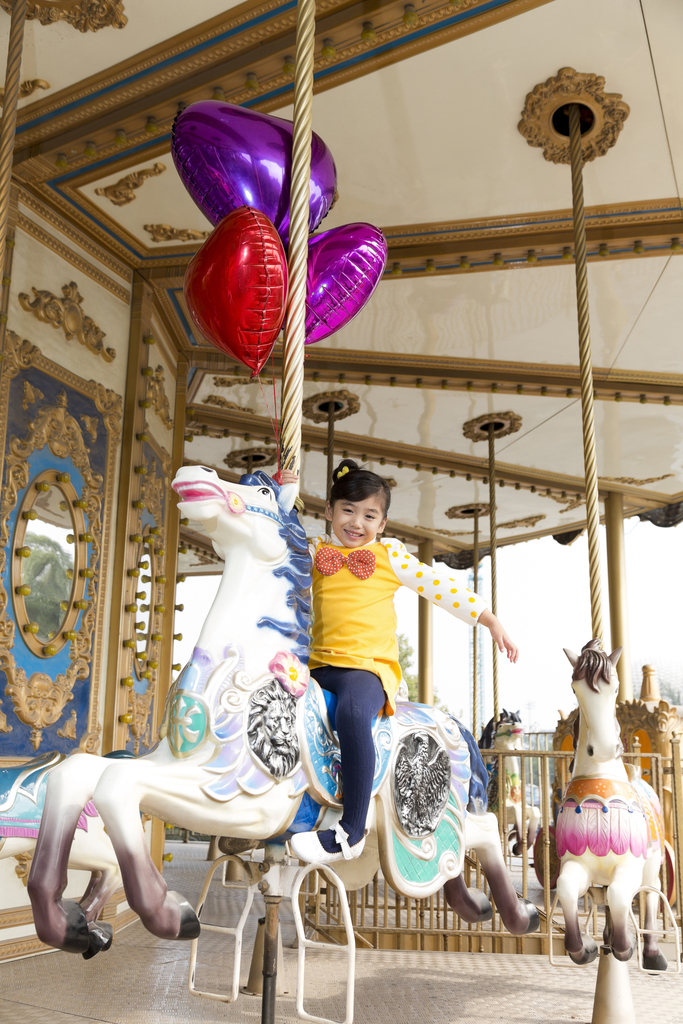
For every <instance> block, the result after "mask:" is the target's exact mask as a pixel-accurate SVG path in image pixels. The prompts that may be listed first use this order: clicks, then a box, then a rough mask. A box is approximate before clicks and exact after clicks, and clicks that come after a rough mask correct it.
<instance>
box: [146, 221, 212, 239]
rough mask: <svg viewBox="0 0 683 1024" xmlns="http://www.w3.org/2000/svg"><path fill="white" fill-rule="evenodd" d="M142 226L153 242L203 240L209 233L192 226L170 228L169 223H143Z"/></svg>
mask: <svg viewBox="0 0 683 1024" xmlns="http://www.w3.org/2000/svg"><path fill="white" fill-rule="evenodd" d="M143 227H144V229H145V231H146V232H147V233H148V234H150V235H151V236H152V241H153V242H203V241H204V239H206V238H208V237H209V235H210V234H211V232H210V231H195V229H194V228H172V227H171V225H170V224H144V225H143Z"/></svg>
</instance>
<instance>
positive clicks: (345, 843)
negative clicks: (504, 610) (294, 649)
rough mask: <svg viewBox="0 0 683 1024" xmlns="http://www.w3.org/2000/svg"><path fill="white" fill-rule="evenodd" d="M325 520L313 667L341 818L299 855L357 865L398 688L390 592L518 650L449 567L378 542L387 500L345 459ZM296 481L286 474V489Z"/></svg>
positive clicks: (299, 838)
mask: <svg viewBox="0 0 683 1024" xmlns="http://www.w3.org/2000/svg"><path fill="white" fill-rule="evenodd" d="M333 479H334V484H333V486H332V492H331V494H330V501H329V502H328V503H327V507H326V509H325V518H326V519H327V520H328V521H329V522H331V524H332V531H333V533H334V535H335V537H336V539H337V544H338V546H337V545H334V546H333V545H331V544H328V543H326V542H325V541H324V540H323V539H322V538H317V540H316V541H315V542H314V544H313V546H312V550H313V553H314V559H313V615H314V618H313V637H312V644H311V657H310V662H309V666H310V668H311V675H312V676H313V677H314V678H315V679H317V681H318V683H319V684H320V686H322V687H323V689H325V690H329V691H330V692H332V693H335V694H336V695H337V699H338V703H337V710H336V727H337V735H338V737H339V747H340V753H341V762H342V773H343V780H344V813H343V815H342V817H341V820H340V821H339V822H338V824H337V825H336V826H335V827H334V829H326V830H325V831H322V832H300V833H298V834H296V835H294V836H293V837H292V839H291V846H292V849H293V851H294V853H295V854H296V855H297V856H298V857H299V858H300V859H301V860H305V861H307V862H309V863H311V862H312V861H318V862H322V863H325V864H329V863H331V862H333V861H337V860H341V859H342V857H343V858H345V859H346V860H351V859H353V858H355V857H359V856H360V854H361V853H362V851H363V847H364V845H365V820H366V817H367V813H368V807H369V804H370V796H371V792H372V780H373V776H374V771H375V751H374V746H373V742H372V722H373V719H374V718H375V716H376V715H377V714H378V713H379V712H380V711H382V709H384V711H385V713H386V714H387V715H393V714H394V711H395V708H396V704H395V698H396V693H397V691H398V688H399V685H400V683H401V669H400V666H399V663H398V641H397V639H396V612H395V610H394V594H395V592H396V591H397V590H398V588H399V587H400V586H407V587H410V589H411V590H414V591H416V593H418V594H419V595H420V596H421V597H425V598H427V600H428V601H431V602H432V604H435V605H438V606H440V607H442V608H445V609H446V610H447V611H449V612H450V613H451V615H455V616H456V617H457V618H459V619H462V620H463V621H464V622H467V623H468V624H469V625H471V626H473V625H475V623H479V624H480V625H482V626H487V627H488V629H489V630H490V632H491V636H492V637H493V639H494V640H495V642H496V643H497V644H498V648H499V650H501V651H506V652H507V656H508V658H509V659H510V661H512V662H515V661H517V653H518V652H517V648H516V647H515V645H514V644H513V643H512V642H511V640H510V639H509V637H508V635H507V633H506V632H505V630H504V629H503V627H502V626H501V624H500V622H499V621H498V619H497V618H496V617H495V615H492V614H491V612H490V611H489V610H488V609H487V607H486V602H485V601H483V600H482V598H481V597H479V596H478V595H477V594H473V593H472V592H471V591H469V590H465V589H463V588H462V587H461V586H459V585H457V584H456V582H455V580H454V579H453V578H452V577H450V576H449V575H448V572H449V570H448V568H447V567H446V566H445V565H444V566H442V567H440V568H438V569H433V568H432V567H431V566H430V565H425V564H423V563H422V562H420V561H418V559H417V558H415V557H413V555H410V554H408V552H407V551H406V549H405V547H404V546H403V544H401V542H400V541H398V540H385V539H383V540H381V541H378V540H377V534H378V533H380V534H381V533H382V531H383V530H384V527H385V525H386V522H387V514H388V512H389V503H390V500H391V494H390V491H389V488H388V486H387V484H386V483H385V482H384V480H383V479H382V478H381V477H380V476H377V474H376V473H370V472H369V471H367V470H364V469H360V468H359V467H358V466H357V465H356V463H355V462H353V461H352V460H350V459H344V461H343V462H341V463H340V465H339V466H338V467H337V469H336V470H335V471H334V477H333ZM294 480H296V476H295V475H294V474H293V473H291V472H289V471H285V472H284V473H283V481H284V482H285V483H291V482H293V481H294Z"/></svg>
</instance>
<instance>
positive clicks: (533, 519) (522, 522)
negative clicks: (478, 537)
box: [498, 509, 564, 530]
mask: <svg viewBox="0 0 683 1024" xmlns="http://www.w3.org/2000/svg"><path fill="white" fill-rule="evenodd" d="M563 511H564V509H563ZM543 519H545V515H544V514H541V515H536V516H526V517H525V518H524V519H511V520H510V521H509V522H508V523H499V524H498V529H499V530H517V529H519V528H520V527H522V526H523V527H525V528H526V529H531V528H532V527H533V526H536V524H537V523H540V522H541V520H543Z"/></svg>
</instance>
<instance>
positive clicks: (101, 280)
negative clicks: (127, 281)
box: [17, 213, 130, 303]
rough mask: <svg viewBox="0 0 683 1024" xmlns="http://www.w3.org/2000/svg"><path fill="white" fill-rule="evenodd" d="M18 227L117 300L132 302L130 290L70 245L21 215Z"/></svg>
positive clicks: (96, 257) (97, 257)
mask: <svg viewBox="0 0 683 1024" xmlns="http://www.w3.org/2000/svg"><path fill="white" fill-rule="evenodd" d="M17 226H18V227H20V228H21V229H22V231H25V232H26V233H27V234H28V235H31V237H32V238H35V240H36V241H37V242H40V243H41V245H45V246H47V248H48V249H51V250H52V251H53V252H55V253H57V255H58V256H61V258H62V259H63V260H66V262H67V263H70V264H71V266H72V267H75V268H76V269H77V270H80V271H81V273H82V274H86V275H87V276H88V277H89V278H91V279H92V280H93V281H95V282H96V283H97V284H99V285H102V287H103V288H106V289H107V291H108V292H111V293H112V295H115V296H116V298H117V299H121V301H122V302H125V303H128V302H130V289H128V288H124V287H123V286H122V285H120V284H119V283H118V282H117V281H113V280H112V279H111V277H108V276H107V275H106V274H104V273H103V272H102V271H101V270H98V269H97V267H94V266H93V265H92V263H88V261H87V260H85V259H83V257H82V256H79V255H78V253H77V252H74V251H73V249H70V248H69V246H68V245H64V243H63V242H60V241H59V239H58V238H55V237H54V235H51V234H50V232H49V231H46V230H45V229H44V228H42V227H41V226H40V225H39V224H36V222H35V221H33V220H31V219H30V218H29V217H25V216H24V214H22V213H20V214H19V220H18V225H17ZM74 241H76V242H77V244H79V245H80V244H82V243H81V242H80V241H79V240H78V238H75V239H74ZM92 248H93V249H94V248H95V246H92ZM98 252H99V249H98ZM93 256H94V258H95V259H100V256H98V255H95V253H93ZM112 262H113V261H112Z"/></svg>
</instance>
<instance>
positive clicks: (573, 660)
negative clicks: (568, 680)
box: [562, 647, 579, 668]
mask: <svg viewBox="0 0 683 1024" xmlns="http://www.w3.org/2000/svg"><path fill="white" fill-rule="evenodd" d="M562 650H563V651H564V653H565V654H566V655H567V657H568V658H569V662H570V664H571V666H572V668H576V664H577V662H578V660H579V656H578V654H574V652H573V651H570V650H569V649H568V648H567V647H563V648H562Z"/></svg>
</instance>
